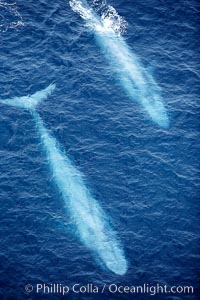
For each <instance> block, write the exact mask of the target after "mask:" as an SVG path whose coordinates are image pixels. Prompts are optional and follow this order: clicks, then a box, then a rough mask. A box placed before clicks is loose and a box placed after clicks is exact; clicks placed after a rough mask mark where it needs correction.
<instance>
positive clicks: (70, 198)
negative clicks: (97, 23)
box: [0, 84, 127, 275]
mask: <svg viewBox="0 0 200 300" xmlns="http://www.w3.org/2000/svg"><path fill="white" fill-rule="evenodd" d="M54 89H55V85H54V84H51V85H49V86H48V87H47V88H46V89H44V90H42V91H39V92H37V93H35V94H33V95H32V96H25V97H16V98H13V99H7V100H1V101H0V102H1V103H3V104H7V105H11V106H17V107H21V108H25V109H28V110H29V111H30V112H31V114H32V116H33V118H34V120H35V123H36V127H37V129H38V132H39V134H40V139H41V143H42V145H43V148H44V150H45V152H46V155H47V158H48V162H49V164H50V168H51V171H52V173H53V179H54V180H55V183H56V185H57V187H58V189H59V191H60V192H61V194H62V198H63V200H64V202H65V205H66V207H67V209H68V211H69V213H70V215H71V217H72V219H73V221H74V224H75V226H76V228H77V233H78V235H79V238H80V240H81V241H82V243H84V244H85V245H86V246H87V247H88V248H89V249H90V250H92V251H93V252H94V253H95V254H96V255H97V258H98V260H100V261H101V263H103V264H104V265H105V266H106V267H107V268H108V269H109V270H111V271H112V272H114V273H115V274H119V275H123V274H125V273H126V271H127V261H126V258H125V255H124V252H123V249H122V248H121V245H120V243H119V241H118V239H117V237H116V233H115V232H114V230H113V229H112V228H111V226H110V224H109V221H108V220H107V218H106V216H105V213H104V211H103V210H102V208H101V207H100V205H99V204H98V202H97V201H96V200H95V199H94V198H93V197H92V195H91V193H90V191H89V190H88V189H87V187H86V185H85V183H84V180H83V176H82V175H81V173H80V172H79V171H78V170H77V169H76V168H75V166H74V165H73V163H72V162H71V161H70V159H69V158H68V157H67V156H66V155H65V154H64V153H63V151H62V150H61V148H60V146H59V144H58V142H57V141H56V139H55V138H54V137H53V136H52V135H51V134H49V132H48V130H47V129H46V128H45V126H44V124H43V121H42V119H41V118H40V116H39V114H38V113H37V112H36V110H35V108H36V106H37V104H38V103H39V102H41V101H42V100H45V99H47V97H48V95H50V94H51V93H52V92H53V91H54Z"/></svg>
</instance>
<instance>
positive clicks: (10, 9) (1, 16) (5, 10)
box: [0, 0, 24, 32]
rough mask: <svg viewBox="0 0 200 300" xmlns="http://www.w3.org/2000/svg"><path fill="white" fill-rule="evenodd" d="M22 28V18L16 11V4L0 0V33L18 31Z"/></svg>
mask: <svg viewBox="0 0 200 300" xmlns="http://www.w3.org/2000/svg"><path fill="white" fill-rule="evenodd" d="M23 26H24V22H23V19H22V16H21V15H20V13H19V12H18V10H17V6H16V3H7V2H5V1H1V0H0V32H5V31H7V30H8V29H19V28H20V27H23Z"/></svg>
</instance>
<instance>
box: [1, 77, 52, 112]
mask: <svg viewBox="0 0 200 300" xmlns="http://www.w3.org/2000/svg"><path fill="white" fill-rule="evenodd" d="M55 87H56V85H55V84H54V83H51V84H50V85H49V86H47V87H46V88H45V89H43V90H41V91H38V92H36V93H35V94H33V95H31V96H22V97H14V98H11V99H5V100H0V103H3V104H6V105H11V106H17V107H21V108H25V109H28V110H30V111H31V110H35V108H36V106H37V105H38V104H39V103H40V102H41V101H43V100H46V99H47V98H48V96H49V95H51V94H52V93H53V91H54V90H55Z"/></svg>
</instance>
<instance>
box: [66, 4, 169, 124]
mask: <svg viewBox="0 0 200 300" xmlns="http://www.w3.org/2000/svg"><path fill="white" fill-rule="evenodd" d="M69 3H70V6H71V8H72V10H73V11H75V12H77V13H79V15H80V16H81V17H82V18H83V19H84V20H85V21H86V23H87V25H88V26H89V27H90V28H92V30H93V32H94V35H95V38H96V42H97V44H98V45H99V47H100V48H101V49H102V51H103V53H104V55H105V57H106V58H107V60H108V62H109V63H110V65H111V67H112V69H113V70H114V72H115V74H117V77H118V79H119V81H120V83H121V85H122V87H123V89H124V91H125V92H126V94H127V95H128V96H129V98H130V99H131V100H134V101H135V100H136V101H137V102H139V103H140V104H141V106H142V107H143V109H144V110H145V111H146V113H147V114H148V115H149V116H150V117H151V119H152V120H153V121H154V122H155V123H157V124H158V125H159V126H161V127H163V128H168V127H169V118H168V115H167V112H166V108H165V106H164V104H163V102H162V98H161V95H160V88H159V86H158V85H157V83H156V81H155V80H154V78H153V76H152V75H151V73H150V72H148V70H145V69H144V67H143V66H142V64H141V62H140V60H139V59H138V57H137V56H136V55H135V54H134V53H132V52H131V50H130V49H129V47H128V45H127V44H126V42H125V40H124V39H123V37H122V36H120V35H118V34H116V33H115V31H114V30H113V29H112V26H110V24H109V19H106V20H105V19H102V18H100V17H99V16H98V15H97V14H96V12H95V11H94V10H93V9H92V8H91V7H90V6H89V5H88V3H87V1H85V0H70V2H69Z"/></svg>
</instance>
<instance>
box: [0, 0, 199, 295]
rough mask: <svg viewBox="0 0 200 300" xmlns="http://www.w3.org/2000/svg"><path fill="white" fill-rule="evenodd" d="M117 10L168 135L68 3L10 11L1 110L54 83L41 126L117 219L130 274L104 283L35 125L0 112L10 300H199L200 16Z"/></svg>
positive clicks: (161, 5) (2, 23) (187, 11)
mask: <svg viewBox="0 0 200 300" xmlns="http://www.w3.org/2000/svg"><path fill="white" fill-rule="evenodd" d="M96 3H97V5H98V1H96ZM109 4H110V5H112V6H113V7H114V8H115V9H116V11H117V12H118V13H119V15H120V16H122V17H123V20H124V23H123V24H122V25H123V26H124V27H123V29H124V28H125V30H123V31H124V32H123V33H121V34H122V35H123V38H124V40H125V41H126V42H127V44H128V45H129V47H130V49H131V51H132V52H133V53H134V54H135V55H136V56H137V57H138V58H139V59H140V62H141V64H142V65H143V67H144V68H145V69H146V70H149V72H151V74H152V76H153V77H154V79H155V80H156V82H157V84H158V85H159V87H160V88H161V94H162V99H163V101H164V103H165V107H166V109H167V111H168V115H169V119H170V126H169V128H167V129H162V128H160V127H159V126H158V125H157V124H155V123H153V122H152V120H151V119H150V118H149V117H148V115H147V114H146V112H145V111H144V110H143V108H142V107H141V105H140V104H139V103H138V102H137V101H135V102H134V101H132V100H130V98H129V97H128V96H127V95H126V93H125V92H124V90H123V88H122V86H121V84H120V82H119V81H118V80H117V79H116V76H115V73H114V72H113V69H112V62H111V63H109V62H108V60H107V59H106V58H105V56H104V55H103V53H102V51H101V49H100V48H99V47H98V45H97V43H96V41H95V38H94V33H93V32H92V30H91V28H88V27H87V26H86V25H85V22H84V20H83V19H82V18H81V17H80V16H79V15H78V14H76V13H75V12H74V11H73V10H72V9H71V7H70V5H69V2H68V1H66V0H57V1H54V0H48V1H47V0H37V1H33V0H27V1H22V0H16V2H15V3H13V2H9V1H7V2H5V1H3V0H0V87H1V96H0V98H1V99H6V98H12V97H16V96H24V95H31V94H33V93H35V92H36V91H38V90H41V89H43V88H45V87H46V86H48V85H49V84H50V83H52V82H54V83H56V86H57V88H56V90H55V92H54V93H53V94H52V95H51V96H50V97H49V98H48V99H47V100H46V101H44V102H43V103H41V104H40V105H39V106H38V107H37V112H38V113H39V114H40V116H41V118H42V120H43V122H44V125H45V127H46V128H47V129H48V130H49V132H50V133H51V134H52V136H54V137H55V138H56V139H57V141H58V142H59V143H60V145H61V147H62V148H63V149H64V150H65V152H66V154H67V156H68V157H69V158H70V159H71V161H72V162H73V163H74V165H75V166H76V168H77V169H78V170H79V171H80V172H81V173H82V174H84V179H85V182H86V185H87V187H88V189H89V190H90V191H91V193H92V195H93V196H94V198H95V199H96V200H97V201H98V203H99V204H100V205H101V207H102V208H103V209H104V212H105V213H106V215H107V216H108V217H109V219H110V222H111V223H112V226H113V228H114V229H115V231H116V232H117V234H118V237H119V238H120V241H121V244H122V245H123V248H124V252H125V254H126V258H127V261H128V271H127V273H126V274H125V275H123V276H118V275H115V274H114V273H112V272H110V271H109V270H107V269H105V268H104V267H103V266H101V265H100V264H99V263H98V261H96V259H95V257H94V253H92V252H91V251H89V250H88V249H87V248H86V247H85V246H84V245H83V244H82V243H81V242H80V240H79V239H78V238H77V236H76V234H75V233H74V231H73V229H72V227H73V220H70V216H69V215H68V212H67V209H66V208H65V207H64V203H63V199H62V195H61V194H60V193H59V190H58V189H57V187H56V186H55V184H54V182H53V177H52V174H51V172H50V170H49V165H48V159H47V157H46V155H45V153H44V151H43V150H42V145H41V143H40V137H39V133H38V131H37V128H36V126H35V123H34V120H33V118H32V116H31V114H30V112H28V111H26V110H23V109H20V108H15V107H8V106H5V105H3V104H0V110H1V115H0V200H1V205H0V213H1V217H0V224H1V225H0V231H1V244H0V299H2V300H24V299H30V300H31V299H32V300H35V299H55V300H57V299H70V300H71V299H72V300H73V299H89V300H93V299H94V300H95V299H101V300H114V299H120V300H122V299H138V300H140V299H141V300H142V299H156V300H157V299H162V300H163V299H164V300H165V299H167V300H181V299H188V300H198V299H199V290H198V281H199V275H200V274H199V269H200V259H199V258H200V255H199V253H200V252H199V250H200V249H199V245H200V243H199V232H200V220H199V218H200V214H199V213H200V206H199V195H200V189H199V186H200V182H199V180H200V174H199V170H200V169H199V153H200V147H199V138H200V137H199V129H200V128H199V125H200V121H199V117H200V115H199V112H200V111H199V108H200V102H199V93H200V92H199V77H200V74H199V59H200V57H199V56H200V55H199V36H198V24H200V23H199V21H200V20H199V14H198V13H199V8H200V5H199V4H198V1H193V0H184V1H183V0H177V1H174V0H167V1H163V0H146V1H140V0H134V1H133V0H128V1H122V0H116V1H114V0H109ZM78 205H79V204H78V203H77V206H78ZM38 283H46V284H51V283H60V284H63V285H65V284H67V285H70V286H71V285H73V284H75V283H80V284H81V285H87V284H88V283H93V284H94V285H97V286H100V287H102V286H103V285H104V284H107V285H109V284H113V283H115V284H118V285H124V286H125V285H126V286H133V285H135V286H137V285H142V284H144V283H146V284H149V285H156V284H160V285H165V284H166V285H169V286H180V285H183V286H184V285H187V286H193V287H194V293H193V294H189V295H187V294H175V295H168V294H162V295H161V294H157V295H155V296H151V295H148V294H144V295H141V294H138V295H134V294H132V295H131V294H120V293H116V294H111V293H108V292H105V293H104V294H103V295H101V294H70V295H69V296H68V295H66V296H65V297H62V295H59V294H48V295H47V294H46V295H44V294H42V295H41V294H40V295H37V294H36V293H35V292H34V291H33V292H32V293H27V292H26V291H25V285H27V284H31V285H33V286H35V285H36V284H38Z"/></svg>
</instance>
